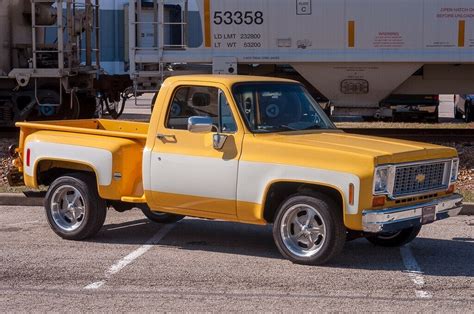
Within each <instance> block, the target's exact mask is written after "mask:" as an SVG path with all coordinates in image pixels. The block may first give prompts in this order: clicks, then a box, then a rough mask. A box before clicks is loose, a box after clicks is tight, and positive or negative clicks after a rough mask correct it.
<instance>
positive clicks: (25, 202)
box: [0, 193, 474, 216]
mask: <svg viewBox="0 0 474 314" xmlns="http://www.w3.org/2000/svg"><path fill="white" fill-rule="evenodd" d="M32 194H33V195H32V196H28V197H27V196H26V195H25V194H23V193H0V206H43V197H39V196H35V194H34V193H32ZM461 215H468V216H471V215H474V203H465V204H464V206H463V209H462V211H461Z"/></svg>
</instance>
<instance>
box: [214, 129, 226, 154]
mask: <svg viewBox="0 0 474 314" xmlns="http://www.w3.org/2000/svg"><path fill="white" fill-rule="evenodd" d="M226 140H227V135H225V134H220V133H217V134H214V135H213V136H212V146H214V149H217V150H220V149H222V148H223V147H224V145H225V142H226Z"/></svg>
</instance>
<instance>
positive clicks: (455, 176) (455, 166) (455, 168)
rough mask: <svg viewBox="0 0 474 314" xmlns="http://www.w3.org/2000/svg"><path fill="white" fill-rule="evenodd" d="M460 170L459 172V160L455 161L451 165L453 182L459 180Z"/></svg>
mask: <svg viewBox="0 0 474 314" xmlns="http://www.w3.org/2000/svg"><path fill="white" fill-rule="evenodd" d="M458 170H459V159H458V158H455V159H453V161H452V163H451V182H456V181H457V180H458Z"/></svg>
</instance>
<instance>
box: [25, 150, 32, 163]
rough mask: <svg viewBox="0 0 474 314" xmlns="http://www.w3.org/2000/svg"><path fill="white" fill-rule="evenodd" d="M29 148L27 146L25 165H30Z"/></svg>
mask: <svg viewBox="0 0 474 314" xmlns="http://www.w3.org/2000/svg"><path fill="white" fill-rule="evenodd" d="M30 158H31V150H30V149H29V148H28V149H27V150H26V166H27V167H29V166H30Z"/></svg>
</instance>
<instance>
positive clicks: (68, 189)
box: [45, 173, 107, 240]
mask: <svg viewBox="0 0 474 314" xmlns="http://www.w3.org/2000/svg"><path fill="white" fill-rule="evenodd" d="M45 209H46V217H47V219H48V223H49V225H50V226H51V229H53V231H54V232H55V233H56V234H57V235H59V236H60V237H61V238H64V239H68V240H83V239H86V238H89V237H92V236H94V235H95V234H96V233H97V232H98V231H99V230H100V228H101V227H102V225H103V224H104V221H105V216H106V214H107V207H106V203H105V201H104V200H103V199H101V198H100V196H99V194H98V192H97V188H96V182H95V179H94V178H93V177H92V176H90V175H87V174H82V173H75V174H70V175H66V176H62V177H59V178H58V179H56V180H55V181H54V182H53V183H52V184H51V186H50V187H49V189H48V192H47V193H46V198H45Z"/></svg>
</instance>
